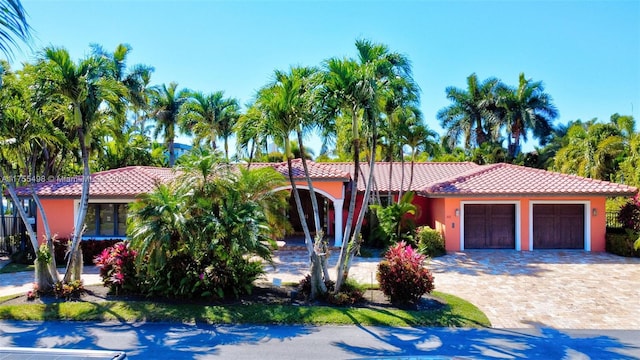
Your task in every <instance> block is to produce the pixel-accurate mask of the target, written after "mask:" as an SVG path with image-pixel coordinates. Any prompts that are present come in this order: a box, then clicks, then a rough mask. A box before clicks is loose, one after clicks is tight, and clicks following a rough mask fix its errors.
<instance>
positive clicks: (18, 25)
mask: <svg viewBox="0 0 640 360" xmlns="http://www.w3.org/2000/svg"><path fill="white" fill-rule="evenodd" d="M0 9H1V10H0V19H1V21H0V51H2V52H3V53H4V54H5V55H6V56H7V57H8V58H11V57H12V56H13V50H12V49H11V48H12V47H17V46H18V44H17V42H16V38H17V39H18V40H22V41H24V42H26V43H28V42H29V41H30V40H31V27H30V26H29V24H28V23H27V12H26V11H25V10H24V8H23V7H22V4H21V3H20V1H19V0H0Z"/></svg>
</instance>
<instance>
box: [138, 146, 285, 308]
mask: <svg viewBox="0 0 640 360" xmlns="http://www.w3.org/2000/svg"><path fill="white" fill-rule="evenodd" d="M219 160H220V159H219V158H218V157H217V156H216V155H215V154H213V153H208V152H206V151H205V150H202V151H200V152H199V153H196V154H194V155H192V156H191V157H187V158H186V159H184V160H183V161H182V162H181V165H180V166H179V167H178V170H179V171H180V172H181V175H180V176H178V177H177V179H176V181H174V182H172V183H169V184H164V185H159V186H158V187H157V189H156V190H155V191H154V192H151V193H149V194H144V195H142V196H141V197H140V199H139V201H137V202H136V203H134V204H132V205H131V207H130V213H131V215H130V220H129V234H130V236H131V241H132V246H133V248H134V249H136V250H137V251H138V252H139V256H138V260H137V265H138V269H139V275H140V278H141V284H140V285H141V291H142V292H143V294H145V295H148V296H162V297H168V298H180V299H220V298H231V297H236V298H237V297H239V296H241V295H243V294H245V293H249V292H250V291H251V289H252V287H253V281H254V280H256V279H257V278H258V277H259V276H260V275H261V274H263V265H262V260H266V261H271V249H272V248H273V247H275V244H274V243H273V240H272V236H273V233H274V232H275V231H278V229H279V228H281V227H280V226H279V224H278V222H279V221H282V218H283V217H282V214H284V213H285V212H284V209H286V206H287V203H288V202H287V197H288V194H287V193H286V192H273V191H272V189H274V188H277V187H278V186H281V185H282V184H283V183H284V178H283V177H282V175H280V174H279V173H277V172H276V171H275V170H273V169H272V168H260V169H253V170H247V169H244V168H239V167H230V166H229V165H228V164H226V163H222V162H220V161H219Z"/></svg>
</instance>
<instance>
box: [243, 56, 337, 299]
mask: <svg viewBox="0 0 640 360" xmlns="http://www.w3.org/2000/svg"><path fill="white" fill-rule="evenodd" d="M313 73H314V72H313V70H312V69H307V68H292V69H291V71H290V72H289V73H285V72H282V71H276V72H275V80H274V82H273V83H271V84H269V85H268V86H267V87H265V88H263V89H261V90H260V92H259V94H258V99H257V100H256V105H257V106H258V107H259V108H260V109H261V112H262V114H263V117H264V118H263V119H264V121H265V126H264V127H265V128H266V129H268V131H269V134H271V135H272V136H274V138H276V139H278V140H280V141H282V143H283V144H284V154H285V158H286V161H287V168H288V175H289V183H290V185H291V193H292V195H293V197H294V200H295V203H296V207H297V209H298V215H299V216H300V223H301V225H302V229H303V232H304V235H305V244H306V246H307V252H308V254H309V258H310V260H311V276H312V291H311V297H312V298H315V297H316V296H317V294H318V291H319V292H321V293H324V292H326V291H327V289H326V285H325V282H324V281H323V280H322V274H323V273H324V271H323V260H322V259H321V257H320V256H319V255H318V253H317V252H316V249H315V248H314V244H313V240H312V238H311V233H310V231H309V226H308V224H307V221H306V219H305V216H304V210H303V208H302V201H301V199H300V194H299V192H298V187H297V185H296V182H295V180H294V177H293V163H292V160H293V152H292V148H291V140H290V136H291V135H292V133H296V134H297V135H298V141H299V145H300V148H301V149H302V148H303V147H304V144H303V143H302V142H301V140H302V136H301V133H302V130H301V127H302V126H303V123H304V122H305V120H308V119H310V118H311V116H309V113H310V109H311V105H310V104H311V101H313V100H312V97H313V90H312V89H313V87H312V86H310V83H309V77H310V76H312V74H313ZM301 155H303V157H304V153H302V154H301ZM302 161H303V166H304V170H305V175H306V178H307V184H309V188H310V192H311V200H312V202H314V221H315V225H316V231H317V232H318V229H319V224H320V220H319V215H318V214H319V212H318V207H317V203H315V192H314V191H313V184H312V183H311V180H310V178H309V172H308V169H307V168H306V161H305V160H304V159H303V160H302ZM327 280H328V279H327Z"/></svg>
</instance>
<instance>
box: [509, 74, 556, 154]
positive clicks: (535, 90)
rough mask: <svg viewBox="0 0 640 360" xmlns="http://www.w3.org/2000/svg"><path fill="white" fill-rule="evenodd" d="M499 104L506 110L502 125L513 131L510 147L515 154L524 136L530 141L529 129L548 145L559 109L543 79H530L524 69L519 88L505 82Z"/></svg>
mask: <svg viewBox="0 0 640 360" xmlns="http://www.w3.org/2000/svg"><path fill="white" fill-rule="evenodd" d="M498 107H499V108H502V109H503V110H504V111H505V118H504V119H503V120H504V123H503V124H502V125H504V126H505V127H506V129H507V134H508V135H509V137H508V138H507V144H508V146H507V149H508V152H509V157H511V158H515V156H516V155H518V152H519V151H520V140H525V141H526V140H527V133H528V132H529V131H532V132H533V136H534V137H535V138H537V139H539V141H540V143H541V145H544V144H545V143H546V141H547V140H548V137H549V135H551V132H552V130H553V128H552V123H553V121H554V120H555V119H556V118H557V117H558V110H557V109H556V107H555V106H554V105H553V102H552V99H551V96H549V94H547V93H545V92H544V87H543V86H542V82H539V81H538V82H533V81H532V80H531V79H526V78H525V76H524V73H520V76H519V81H518V87H517V88H509V87H506V86H503V87H501V89H499V90H498Z"/></svg>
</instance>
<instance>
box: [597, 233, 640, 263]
mask: <svg viewBox="0 0 640 360" xmlns="http://www.w3.org/2000/svg"><path fill="white" fill-rule="evenodd" d="M636 239H637V236H634V235H631V234H628V233H624V234H621V233H607V235H606V245H605V246H606V250H607V252H609V253H612V254H616V255H620V256H626V257H640V250H634V249H633V243H634V242H635V241H636Z"/></svg>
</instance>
